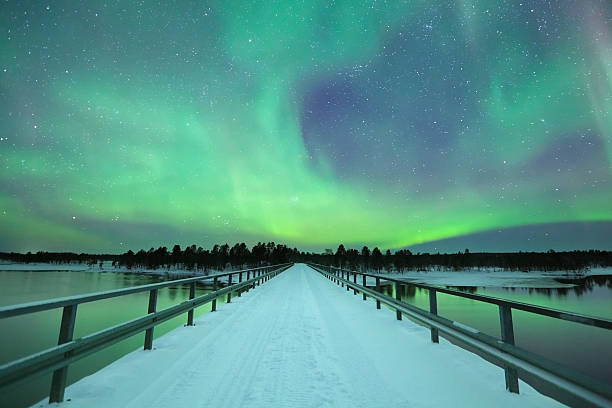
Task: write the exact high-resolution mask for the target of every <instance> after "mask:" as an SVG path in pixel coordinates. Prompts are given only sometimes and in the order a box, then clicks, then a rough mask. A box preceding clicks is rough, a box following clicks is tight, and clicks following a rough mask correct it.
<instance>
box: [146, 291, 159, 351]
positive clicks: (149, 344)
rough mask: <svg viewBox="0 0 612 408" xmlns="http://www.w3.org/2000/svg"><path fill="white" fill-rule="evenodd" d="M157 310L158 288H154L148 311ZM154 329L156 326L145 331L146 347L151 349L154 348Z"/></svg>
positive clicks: (150, 294)
mask: <svg viewBox="0 0 612 408" xmlns="http://www.w3.org/2000/svg"><path fill="white" fill-rule="evenodd" d="M156 310H157V289H153V290H151V291H149V308H148V309H147V313H149V314H151V313H155V311H156ZM153 329H154V327H149V328H148V329H147V331H146V332H145V341H144V349H145V350H151V349H152V348H153Z"/></svg>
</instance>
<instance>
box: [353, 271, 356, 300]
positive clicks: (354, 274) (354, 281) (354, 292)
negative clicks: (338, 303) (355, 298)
mask: <svg viewBox="0 0 612 408" xmlns="http://www.w3.org/2000/svg"><path fill="white" fill-rule="evenodd" d="M353 283H354V284H355V286H354V287H353V295H356V294H357V272H353Z"/></svg>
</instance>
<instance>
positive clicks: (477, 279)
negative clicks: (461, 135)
mask: <svg viewBox="0 0 612 408" xmlns="http://www.w3.org/2000/svg"><path fill="white" fill-rule="evenodd" d="M0 271H40V272H44V271H83V272H121V273H142V274H151V275H160V276H168V277H170V278H172V279H179V278H182V277H188V276H197V275H204V276H205V275H213V274H216V273H223V272H229V270H226V271H216V270H208V271H206V273H204V272H203V271H202V270H186V269H181V268H180V267H179V268H177V267H172V268H171V269H166V268H159V269H146V268H136V267H135V268H132V269H127V268H125V267H114V266H112V262H108V261H107V262H104V263H103V265H102V268H100V266H99V263H98V264H96V265H93V266H88V265H87V264H84V263H82V264H77V263H74V264H50V263H28V264H26V263H11V262H5V261H0ZM370 273H374V272H370ZM599 275H612V268H590V269H588V270H587V271H586V272H584V273H582V274H573V273H568V272H561V271H556V272H542V271H530V272H528V273H523V272H515V271H508V270H502V269H493V268H488V269H487V268H483V269H466V270H460V271H452V270H440V271H437V270H428V271H425V272H417V271H406V272H404V273H386V272H385V271H384V270H383V272H382V273H381V274H380V276H381V277H383V276H387V277H390V278H394V279H402V280H405V281H407V282H414V283H422V284H427V285H441V286H479V287H524V288H563V287H572V286H575V285H574V284H571V283H561V282H558V281H557V280H555V279H580V278H584V277H587V276H599ZM222 280H223V279H222ZM359 283H360V282H359ZM374 283H375V280H374V279H373V278H371V279H368V280H367V284H368V285H374Z"/></svg>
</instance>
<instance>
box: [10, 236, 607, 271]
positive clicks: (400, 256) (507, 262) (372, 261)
mask: <svg viewBox="0 0 612 408" xmlns="http://www.w3.org/2000/svg"><path fill="white" fill-rule="evenodd" d="M329 252H331V253H311V252H300V251H299V250H298V249H297V248H293V249H292V248H289V247H287V246H286V245H282V244H276V243H274V242H267V243H262V242H258V243H257V244H256V245H254V246H253V247H252V248H251V249H250V250H249V248H248V247H247V245H246V244H245V243H244V242H242V243H236V244H234V245H233V246H232V247H230V246H229V245H228V244H223V245H214V246H213V247H212V249H211V250H208V249H204V248H202V247H198V246H196V245H195V244H193V245H190V246H186V247H185V248H184V249H181V246H180V245H178V244H177V245H174V246H173V247H172V251H171V252H170V251H168V248H167V247H165V246H164V247H159V248H157V249H155V248H150V249H149V250H147V251H145V250H144V249H140V250H138V252H136V253H134V251H132V250H131V249H130V250H128V251H126V252H125V253H123V254H83V253H81V254H76V253H71V252H43V251H39V252H36V253H31V252H28V253H26V254H20V253H15V252H11V253H0V259H1V260H4V261H11V262H23V263H53V264H67V263H82V264H86V265H89V267H92V268H93V267H95V266H96V265H97V264H98V263H99V262H103V261H108V262H112V264H113V266H116V267H122V268H125V269H131V270H133V269H135V268H138V269H148V270H155V269H166V270H169V269H172V268H176V269H186V270H191V271H194V273H195V272H199V273H207V272H208V271H210V270H216V271H221V270H226V269H228V268H230V269H233V270H236V269H246V268H250V267H258V266H263V265H270V264H278V263H285V262H315V263H320V264H325V265H336V266H341V267H342V268H345V269H353V270H357V269H362V270H364V271H365V270H368V271H376V272H383V271H387V272H399V273H403V272H404V271H406V270H413V271H423V270H431V269H441V270H442V269H443V270H462V269H481V268H495V269H504V270H511V271H520V272H529V271H534V270H538V271H568V272H580V271H584V270H585V269H586V268H589V267H610V266H612V252H611V251H600V250H588V251H565V252H559V251H554V250H549V251H547V252H510V253H477V252H470V251H469V250H468V249H467V248H466V249H465V250H464V251H463V252H461V251H459V252H457V253H454V254H440V253H438V254H429V253H418V254H413V253H412V252H410V250H408V249H401V250H397V251H395V252H391V251H390V250H386V251H385V254H384V255H383V254H382V252H381V250H380V249H379V248H378V247H376V248H374V249H373V250H372V251H371V252H370V249H369V248H368V247H367V246H364V247H362V248H361V251H359V250H357V249H354V248H351V249H346V248H345V246H344V245H343V244H340V245H339V246H338V249H337V250H336V252H335V253H333V251H329Z"/></svg>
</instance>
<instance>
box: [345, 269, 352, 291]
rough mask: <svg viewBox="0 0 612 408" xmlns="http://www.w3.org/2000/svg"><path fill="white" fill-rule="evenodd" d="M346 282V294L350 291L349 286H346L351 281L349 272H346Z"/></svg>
mask: <svg viewBox="0 0 612 408" xmlns="http://www.w3.org/2000/svg"><path fill="white" fill-rule="evenodd" d="M346 281H347V284H346V291H347V292H348V291H349V290H351V288H349V284H348V282H350V281H351V272H350V271H346Z"/></svg>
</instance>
